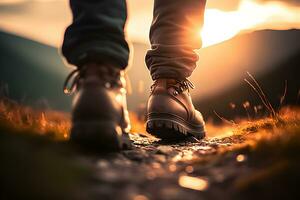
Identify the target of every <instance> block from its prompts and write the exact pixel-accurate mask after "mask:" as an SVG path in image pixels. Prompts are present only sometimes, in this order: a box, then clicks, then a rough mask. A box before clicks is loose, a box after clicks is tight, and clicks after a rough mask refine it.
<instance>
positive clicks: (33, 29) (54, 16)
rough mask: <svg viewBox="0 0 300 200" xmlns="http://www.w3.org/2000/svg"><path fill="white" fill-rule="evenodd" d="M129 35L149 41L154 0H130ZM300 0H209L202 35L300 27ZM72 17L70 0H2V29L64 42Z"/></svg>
mask: <svg viewBox="0 0 300 200" xmlns="http://www.w3.org/2000/svg"><path fill="white" fill-rule="evenodd" d="M127 2H128V22H127V25H126V36H127V38H128V39H129V40H130V41H134V42H142V43H148V34H149V27H150V25H151V20H152V8H153V0H128V1H127ZM299 2H300V1H299V0H281V1H280V0H207V8H206V11H205V23H204V27H203V29H202V31H201V32H199V39H200V37H202V40H203V46H204V47H207V46H210V45H214V44H217V43H220V42H223V41H225V40H228V39H230V38H232V37H234V36H235V35H237V34H239V33H242V32H249V31H255V30H261V29H280V30H285V29H291V28H300V3H299ZM71 19H72V16H71V13H70V9H69V6H68V0H0V29H3V30H6V31H9V32H13V33H16V34H18V35H21V36H25V37H28V38H30V39H34V40H37V41H39V42H42V43H45V44H48V45H51V46H57V47H59V46H61V43H62V39H63V33H64V30H65V28H66V27H67V26H68V24H70V22H71Z"/></svg>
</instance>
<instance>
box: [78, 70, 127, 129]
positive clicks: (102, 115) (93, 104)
mask: <svg viewBox="0 0 300 200" xmlns="http://www.w3.org/2000/svg"><path fill="white" fill-rule="evenodd" d="M80 76H81V77H80V78H79V80H78V83H77V92H76V93H75V96H74V99H73V105H72V108H73V109H72V121H73V122H76V121H91V120H95V121H97V120H101V121H113V122H115V123H116V124H117V125H119V126H121V128H122V129H123V131H125V132H129V130H130V121H129V115H128V111H127V105H126V89H125V79H124V77H123V76H124V74H123V72H122V71H120V70H115V69H114V68H112V67H99V66H94V67H93V66H92V67H91V66H89V67H88V68H87V69H86V71H84V72H82V74H81V75H80Z"/></svg>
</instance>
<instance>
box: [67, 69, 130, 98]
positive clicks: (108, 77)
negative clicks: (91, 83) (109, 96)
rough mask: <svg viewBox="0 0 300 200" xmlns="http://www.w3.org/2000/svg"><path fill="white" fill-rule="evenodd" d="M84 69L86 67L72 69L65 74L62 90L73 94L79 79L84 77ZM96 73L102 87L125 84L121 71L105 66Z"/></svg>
mask: <svg viewBox="0 0 300 200" xmlns="http://www.w3.org/2000/svg"><path fill="white" fill-rule="evenodd" d="M86 71H87V69H86V67H82V68H80V69H78V68H76V69H74V70H73V71H72V72H71V73H70V74H69V75H68V76H67V78H66V80H65V82H64V85H63V92H64V93H65V94H67V95H71V94H73V93H74V92H75V91H76V90H77V88H78V86H79V83H80V80H81V79H82V78H84V77H85V74H86ZM97 74H98V75H99V76H100V77H101V81H102V82H103V84H104V87H106V88H111V87H115V86H119V87H120V86H121V87H123V86H125V83H126V80H125V79H124V72H123V71H117V70H115V71H112V70H109V69H106V68H99V70H98V71H97ZM123 79H124V80H123Z"/></svg>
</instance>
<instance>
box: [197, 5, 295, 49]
mask: <svg viewBox="0 0 300 200" xmlns="http://www.w3.org/2000/svg"><path fill="white" fill-rule="evenodd" d="M299 21H300V8H294V7H291V6H288V5H286V4H283V3H279V2H270V3H265V4H258V3H255V2H253V1H249V0H243V1H242V2H241V3H240V6H239V8H238V9H237V10H236V11H231V12H225V11H221V10H218V9H207V10H206V12H205V22H204V27H203V30H202V31H201V33H200V34H201V36H202V41H203V46H204V47H207V46H210V45H213V44H217V43H220V42H222V41H224V40H227V39H230V38H232V37H233V36H235V35H237V34H238V33H240V32H242V31H247V30H253V29H266V28H268V29H271V28H272V29H280V28H281V29H288V28H290V27H291V25H294V26H297V27H299V24H298V22H299Z"/></svg>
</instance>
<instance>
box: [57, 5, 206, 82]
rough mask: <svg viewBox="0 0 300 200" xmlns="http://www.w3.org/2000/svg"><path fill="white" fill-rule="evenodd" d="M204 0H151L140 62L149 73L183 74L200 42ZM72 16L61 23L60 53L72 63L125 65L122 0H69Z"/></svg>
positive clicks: (188, 72)
mask: <svg viewBox="0 0 300 200" xmlns="http://www.w3.org/2000/svg"><path fill="white" fill-rule="evenodd" d="M205 3H206V0H154V12H153V21H152V25H151V29H150V42H151V49H150V50H149V51H148V52H147V55H146V64H147V67H148V69H149V70H150V73H151V76H152V79H154V80H155V79H157V78H175V79H182V78H186V77H189V76H190V75H191V73H192V72H193V70H194V69H195V67H196V62H197V60H198V55H197V54H196V53H195V50H196V49H199V48H201V39H200V34H199V31H200V29H201V27H202V25H203V15H204V8H205ZM70 6H71V10H72V13H73V22H72V24H71V25H70V26H69V27H68V28H67V29H66V32H65V37H64V42H63V46H62V53H63V55H64V56H65V57H66V59H67V61H68V62H69V63H70V64H73V65H76V66H78V67H80V66H82V65H83V64H85V63H86V62H99V63H110V64H113V65H114V66H116V67H119V68H121V69H125V68H126V67H127V65H128V57H129V48H128V44H127V42H126V40H125V37H124V25H125V22H126V18H127V10H126V1H125V0H70Z"/></svg>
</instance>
